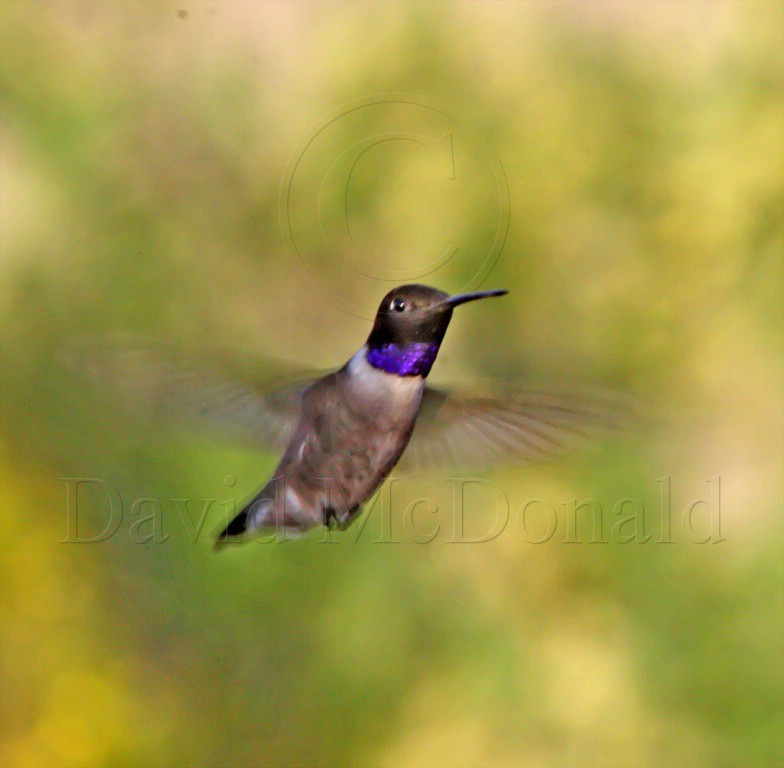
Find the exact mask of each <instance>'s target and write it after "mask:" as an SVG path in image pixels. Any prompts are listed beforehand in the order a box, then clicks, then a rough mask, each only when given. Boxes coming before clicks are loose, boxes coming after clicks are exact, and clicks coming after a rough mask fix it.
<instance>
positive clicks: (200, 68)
mask: <svg viewBox="0 0 784 768" xmlns="http://www.w3.org/2000/svg"><path fill="white" fill-rule="evenodd" d="M0 13H1V14H2V16H1V17H0V20H1V21H2V25H1V33H2V37H1V38H0V88H1V89H2V90H1V93H2V104H3V109H2V117H1V118H0V127H1V128H2V134H1V135H0V162H1V163H2V165H1V166H0V173H1V176H0V182H1V185H2V186H1V188H0V192H1V198H0V203H1V205H0V237H1V240H0V247H1V255H0V258H1V259H2V285H1V286H0V297H1V298H2V417H3V420H2V435H1V436H0V443H1V444H2V525H3V534H4V535H3V539H2V544H0V551H1V552H2V582H1V583H0V596H1V600H2V612H3V620H2V642H3V661H2V675H3V679H2V692H3V693H2V710H3V711H2V724H1V725H0V728H2V746H0V762H2V764H3V765H7V766H13V767H16V766H28V765H29V766H42V765H52V766H109V765H110V766H139V765H145V766H147V765H149V766H172V765H188V766H218V765H227V766H228V765H231V766H238V765H243V766H245V765H247V766H256V765H259V766H260V765H264V766H289V765H308V766H310V765H313V766H315V765H319V766H321V765H323V766H332V765H340V766H349V765H356V766H390V767H391V766H395V767H397V766H565V765H570V766H776V765H781V764H782V763H784V736H783V734H784V722H783V719H782V706H783V703H782V689H783V688H784V610H783V609H782V593H783V590H784V583H783V581H782V544H783V543H784V541H783V539H784V537H783V536H782V499H783V498H784V488H783V487H782V459H783V458H784V452H783V450H782V431H783V430H782V428H783V426H784V425H783V423H782V421H783V419H782V412H783V410H784V404H783V403H782V278H783V275H782V249H783V246H784V221H783V219H784V216H783V213H782V200H783V197H782V196H783V194H784V190H783V181H784V102H783V99H784V96H783V93H784V89H783V87H782V86H783V82H782V81H783V73H784V6H782V4H781V3H779V2H759V3H755V2H741V3H730V2H644V3H643V2H639V3H638V2H588V1H586V2H558V3H537V2H526V3H471V4H462V3H455V4H440V3H439V4H427V3H415V4H407V3H383V2H379V3H368V4H351V3H266V2H220V1H219V0H208V2H203V3H202V2H190V1H186V0H181V1H180V2H177V3H170V2H165V1H163V0H160V1H158V2H131V1H130V0H129V1H128V2H81V1H79V0H73V1H71V2H15V1H12V0H2V2H0ZM380 93H385V94H390V93H392V94H406V96H405V97H398V98H392V99H388V98H386V97H377V98H373V94H380ZM358 100H360V101H358ZM358 104H359V105H364V106H363V108H362V109H359V110H357V109H354V110H353V111H352V109H353V107H356V106H357V105H358ZM352 105H353V106H352ZM367 105H371V106H372V108H365V107H367ZM435 105H442V106H440V107H439V106H435ZM439 110H440V111H439ZM327 125H328V126H329V131H328V132H324V131H321V129H322V128H324V127H325V126H327ZM385 136H386V137H391V138H393V139H395V141H388V142H386V143H385V144H382V143H380V142H381V139H379V141H378V142H376V141H375V138H374V137H385ZM412 137H413V138H412ZM398 139H401V140H398ZM442 141H443V147H442V143H441V142H442ZM363 142H364V143H363ZM368 142H369V143H368ZM447 144H449V151H448V152H447ZM352 147H353V148H354V150H355V155H356V149H357V148H358V147H359V148H360V149H362V151H363V152H364V154H362V157H361V161H360V160H357V163H356V167H355V168H353V171H354V172H353V174H351V175H350V183H345V184H344V186H343V188H341V187H340V183H339V182H338V181H337V180H336V179H339V178H341V177H340V173H343V177H342V178H344V179H345V178H348V176H346V169H345V168H343V167H341V165H340V163H343V164H344V165H345V163H346V162H348V161H349V160H351V158H352V157H354V159H356V156H355V155H351V154H348V155H347V154H345V151H347V149H350V148H352ZM364 150H367V151H366V152H365V151H364ZM303 158H304V159H303ZM338 161H339V162H338ZM450 161H451V166H450ZM352 162H353V160H352ZM499 168H501V169H502V172H501V173H499V171H498V169H499ZM292 179H294V182H292ZM287 190H289V191H291V190H293V191H292V193H291V195H290V196H289V197H288V198H287V197H286V195H287V194H288V192H287ZM282 192H283V193H285V194H282ZM282 200H283V201H284V202H282ZM285 201H287V202H285ZM507 216H508V222H507ZM507 223H508V228H507ZM349 229H350V232H349ZM507 229H508V231H507ZM498 237H501V240H498ZM501 246H502V247H501ZM450 249H452V250H450ZM454 249H456V250H454ZM443 253H447V254H452V255H451V256H450V257H449V258H446V259H442V262H443V263H439V264H436V266H435V267H434V268H433V270H432V271H431V272H429V273H425V274H424V275H423V276H421V278H418V279H421V280H422V281H423V282H429V283H434V284H436V285H438V286H439V287H441V288H444V289H446V290H458V289H460V288H462V287H465V286H474V285H476V284H478V283H479V282H481V284H482V285H483V286H484V287H488V288H489V287H507V288H510V289H511V291H512V293H511V294H510V296H509V297H508V298H507V299H504V300H502V301H497V302H493V303H492V304H491V302H487V303H486V304H482V305H481V307H480V305H472V308H471V309H465V310H461V311H460V312H459V313H456V317H455V320H454V322H453V327H452V328H451V329H450V332H449V336H448V339H447V344H446V346H445V348H444V350H443V352H442V355H441V357H440V359H439V363H438V366H437V368H436V372H435V374H434V377H435V378H441V379H444V380H447V381H456V382H461V383H468V382H471V381H472V380H477V379H482V378H484V377H487V376H500V377H502V378H505V379H506V380H508V381H511V382H518V383H519V382H521V381H522V382H530V383H532V384H536V385H542V384H546V383H547V382H552V383H554V384H575V385H585V384H590V385H600V386H605V387H612V388H616V389H620V390H623V391H629V392H634V393H636V394H637V395H638V396H639V397H640V400H641V402H644V403H646V406H645V407H646V409H648V410H649V411H650V414H651V416H652V418H650V419H649V420H648V421H647V422H646V423H647V424H648V426H646V427H645V428H644V429H643V430H642V431H641V432H640V433H638V434H637V435H636V436H634V437H632V438H627V439H625V440H610V441H608V442H607V443H606V444H603V445H602V446H600V447H599V448H598V450H596V451H593V452H591V453H588V454H578V455H575V456H573V457H571V458H569V459H566V460H562V461H560V462H557V463H554V464H551V465H548V466H542V467H531V468H519V467H518V468H510V469H508V470H497V471H495V472H492V473H489V474H488V473H485V474H483V475H482V478H484V479H485V482H487V483H492V487H494V488H501V489H503V492H504V493H506V495H507V497H508V499H509V502H510V505H511V509H512V512H513V518H514V513H515V510H518V509H519V508H520V506H521V505H522V504H523V503H524V502H525V501H526V500H529V499H532V498H539V499H542V500H544V501H545V502H546V503H547V504H550V505H551V506H552V507H553V508H554V509H555V510H556V512H557V513H558V515H559V527H558V530H557V532H556V533H555V535H554V536H553V537H552V538H551V539H550V540H549V541H547V542H546V543H543V544H534V543H532V541H531V539H534V538H536V537H537V536H539V535H540V534H541V532H542V530H543V526H544V522H543V519H542V518H541V517H539V518H536V517H534V518H532V519H533V522H532V523H531V526H530V531H529V533H530V535H529V536H526V535H524V534H525V532H524V531H523V530H522V529H521V528H520V526H519V524H517V525H515V524H514V520H513V521H512V523H510V525H509V527H508V529H507V530H505V531H504V532H503V533H502V534H501V535H499V536H497V537H495V538H493V540H492V541H489V542H486V543H482V544H468V543H458V544H455V543H450V542H449V538H450V535H449V530H450V528H449V519H448V516H447V515H446V514H441V513H440V512H439V513H438V514H433V515H431V514H430V513H429V512H427V510H424V511H421V510H420V511H419V512H417V518H416V520H417V523H418V524H419V525H420V528H421V529H422V530H425V531H426V530H428V529H429V527H430V526H432V525H433V524H434V523H435V522H439V523H441V524H442V528H443V530H442V531H441V532H440V533H439V535H438V536H436V538H435V540H434V541H432V542H431V543H429V544H426V545H425V544H422V543H419V542H418V541H417V540H416V536H415V535H412V532H411V530H410V529H406V528H405V526H404V525H403V523H402V521H403V520H404V519H405V510H406V508H407V505H409V504H410V503H411V502H412V501H415V500H416V499H417V498H420V497H421V496H422V495H423V494H424V495H427V496H428V497H429V498H433V499H436V501H437V503H438V504H439V509H441V510H448V508H449V504H450V499H451V495H450V494H451V491H450V485H449V483H448V482H446V480H445V479H444V478H440V477H438V476H435V477H427V478H424V479H420V480H416V481H410V482H405V483H404V482H403V481H400V488H401V490H400V492H399V493H398V490H397V489H396V490H395V494H396V495H395V497H394V498H395V501H394V503H393V504H392V506H391V510H386V512H387V513H390V514H391V521H392V522H391V526H392V531H391V533H390V532H389V531H387V532H386V533H385V532H384V530H383V529H382V526H383V525H385V524H386V523H384V522H383V519H382V517H381V515H380V514H379V511H378V509H376V510H375V511H374V512H373V514H372V515H370V516H368V522H367V527H366V528H364V529H362V530H361V532H360V534H361V535H359V536H358V531H357V530H351V531H347V532H344V533H340V534H337V535H335V536H334V539H335V542H336V543H333V544H326V543H323V542H322V541H320V538H321V536H320V535H314V536H311V537H308V538H306V539H304V540H300V541H298V542H290V543H286V544H283V545H275V544H267V545H265V544H259V545H249V546H247V547H244V548H241V549H239V550H236V551H231V552H229V553H223V554H221V555H220V556H217V555H214V554H213V553H212V552H211V550H210V542H209V535H208V534H209V532H210V531H212V530H214V528H215V527H216V526H217V525H218V524H219V522H220V518H221V514H225V513H223V512H222V507H221V503H223V502H225V501H227V500H228V499H229V498H230V497H231V496H232V495H234V494H236V496H237V497H238V498H244V497H245V496H246V495H247V494H249V493H250V492H252V491H253V490H254V489H255V488H256V486H258V485H259V484H260V483H261V482H262V481H263V480H264V478H265V477H266V475H267V473H268V472H269V471H271V469H272V468H273V466H274V462H275V458H276V457H275V456H273V455H270V454H264V453H260V452H258V451H254V450H253V449H252V448H251V447H248V446H243V445H239V444H235V443H233V442H232V441H231V440H228V439H224V438H223V437H222V436H219V435H217V434H216V435H211V434H210V433H206V434H205V433H202V432H200V431H197V430H193V429H191V428H189V427H177V426H170V425H168V424H165V423H159V422H158V421H157V420H155V419H151V418H144V417H141V418H140V417H139V416H138V415H135V416H134V415H129V414H128V413H127V412H123V411H122V409H121V408H119V407H118V405H117V402H116V401H115V397H114V394H113V392H112V391H111V390H107V389H101V388H100V387H97V388H92V387H88V386H86V385H85V383H84V381H82V380H80V379H79V377H78V376H76V375H74V372H73V371H71V370H69V369H68V368H67V367H65V366H64V365H63V364H62V362H60V360H61V355H60V352H61V351H62V349H63V348H65V347H66V345H67V344H68V343H69V341H70V340H73V339H75V338H80V337H82V336H96V335H98V336H112V335H115V334H118V333H133V334H141V335H155V336H158V337H161V338H164V339H167V340H174V342H175V343H177V344H183V345H200V344H207V345H210V346H211V345H219V346H228V347H235V348H239V349H244V350H251V351H253V350H255V351H258V352H260V353H263V354H264V355H271V356H276V357H282V358H286V359H290V360H294V361H299V362H305V363H307V364H308V365H311V366H315V367H330V366H334V365H337V364H340V363H342V362H343V361H344V360H345V359H347V358H348V356H349V355H350V354H351V353H352V352H353V351H354V350H355V349H356V347H357V346H358V345H359V344H360V343H361V341H362V340H363V339H364V338H365V335H366V333H367V330H368V320H367V317H368V314H369V312H372V307H373V306H374V305H375V304H376V303H377V302H378V301H379V299H380V297H381V296H382V295H383V294H384V293H385V292H386V290H387V289H388V288H389V287H390V286H391V285H392V284H394V283H395V282H402V280H399V279H398V278H399V277H400V276H401V275H404V276H409V275H411V276H417V275H419V272H418V270H419V268H420V267H421V265H422V264H428V263H430V262H432V261H433V260H434V259H435V258H436V257H439V255H440V254H441V255H443ZM496 257H497V258H496ZM488 259H489V261H488ZM420 271H421V270H420ZM458 315H459V316H458ZM227 476H231V477H232V478H234V482H235V484H234V485H231V483H232V481H231V480H228V481H227V480H226V478H227ZM64 477H89V478H100V479H104V480H105V481H106V482H110V483H111V484H112V488H113V489H115V490H116V492H117V493H118V494H121V496H122V498H123V501H124V517H123V520H122V524H121V526H120V528H119V530H118V531H117V533H116V534H115V535H114V536H112V537H111V538H109V539H108V540H107V541H104V542H101V543H95V544H75V543H62V542H63V539H65V538H66V537H67V530H66V525H67V514H66V491H67V484H66V483H65V482H63V481H62V480H60V478H64ZM664 477H669V478H670V487H671V506H672V510H673V512H672V519H673V532H672V538H673V540H674V542H675V543H672V544H661V543H657V542H658V539H659V538H660V531H659V530H658V529H657V525H656V520H657V519H658V509H659V505H660V503H661V502H660V492H661V488H662V485H664V483H661V482H659V483H657V481H658V480H660V479H661V478H664ZM711 478H714V479H713V480H711V484H710V485H709V484H708V482H707V481H708V480H709V479H711ZM715 478H720V483H721V507H720V515H721V537H722V538H723V539H724V540H723V541H721V542H718V543H716V539H718V538H719V536H718V532H717V531H716V529H715V527H714V529H710V528H709V521H708V519H707V510H706V507H705V505H702V506H701V507H698V508H697V511H696V512H695V514H694V521H695V525H694V531H690V530H687V529H684V527H683V526H682V524H681V523H682V514H683V511H684V509H686V507H687V505H688V504H689V503H690V502H691V501H693V500H696V499H703V498H708V496H709V494H710V493H711V492H713V493H717V490H718V482H719V481H717V480H716V479H715ZM476 488H479V487H478V486H477V487H475V488H474V490H476ZM88 490H89V489H88ZM479 490H480V491H481V488H479ZM467 493H468V491H467ZM626 497H632V498H634V499H637V500H639V502H640V503H641V504H643V505H644V508H645V510H646V513H647V514H649V515H650V517H649V520H650V524H651V530H650V533H651V534H652V539H651V540H650V541H648V542H647V543H638V542H637V541H632V542H631V543H628V544H622V543H620V542H619V541H618V540H617V537H616V538H615V539H613V540H610V541H608V542H607V543H604V544H590V543H588V541H589V540H590V527H587V528H586V527H585V526H582V527H581V528H580V530H579V533H580V537H579V540H580V542H581V543H578V544H566V543H564V538H565V537H566V531H565V527H564V525H565V524H564V519H565V518H564V515H565V510H566V509H567V508H568V502H569V500H570V499H578V500H582V499H586V498H594V499H597V500H598V501H599V503H601V505H602V508H603V510H604V515H605V527H606V528H607V531H608V534H607V538H608V539H612V537H610V535H609V530H610V528H611V527H612V525H613V524H614V523H615V521H616V520H617V519H618V517H617V516H616V515H615V514H614V509H613V506H614V504H615V503H616V502H617V501H618V500H619V499H623V498H626ZM143 498H153V499H158V500H160V503H161V519H162V521H163V525H164V530H163V531H162V532H161V531H158V533H159V534H161V535H167V536H168V538H166V540H165V541H162V542H149V543H146V544H145V543H139V539H140V538H143V536H144V535H146V534H149V533H150V532H151V531H152V524H151V523H143V524H139V521H140V519H141V518H143V517H144V515H145V514H146V513H144V511H143V510H140V508H139V507H136V508H132V504H133V502H134V500H138V499H143ZM173 498H175V499H176V498H191V499H194V500H196V501H195V502H194V504H193V505H192V507H191V508H190V509H191V511H192V514H193V516H194V517H195V518H198V516H199V514H200V511H201V504H202V502H199V501H198V500H199V499H207V498H214V499H216V503H215V504H214V505H213V507H212V508H211V509H210V511H209V517H208V520H207V522H206V523H205V527H204V532H203V535H202V536H201V537H199V539H198V541H197V543H196V544H195V545H194V544H192V543H191V541H190V539H189V531H188V529H187V526H186V525H185V524H184V522H183V519H182V518H181V516H180V515H179V514H178V512H177V510H176V509H175V508H174V507H173V506H172V505H171V504H170V503H169V501H168V500H170V499H173ZM472 503H473V506H472V507H471V509H472V510H473V512H472V513H471V517H470V519H467V529H470V530H469V533H470V535H476V536H478V535H479V534H480V533H481V532H482V531H486V530H488V527H489V525H490V524H491V523H492V518H493V514H491V513H492V512H493V509H494V507H493V506H492V505H491V504H490V503H489V501H487V500H486V499H485V500H484V501H483V500H482V498H481V497H478V498H477V499H474V501H473V502H472ZM565 504H566V506H565ZM84 505H85V510H84V514H83V516H82V518H81V519H80V525H82V524H83V526H84V528H83V529H82V530H83V535H84V536H89V535H92V534H95V533H96V532H100V530H101V529H102V527H103V525H104V523H105V521H106V514H107V509H106V500H105V498H104V497H103V496H101V495H100V494H94V495H93V496H90V494H89V493H87V492H86V493H85V499H84ZM466 508H467V509H468V502H467V507H466ZM716 510H717V502H716V499H715V498H714V507H713V509H712V511H713V512H714V517H715V513H716ZM135 513H140V514H135ZM384 519H386V518H384ZM715 522H716V521H715V520H714V523H715ZM518 523H519V520H518ZM695 531H696V533H695ZM388 534H389V535H388ZM703 534H705V535H711V536H712V541H711V542H709V543H707V544H702V545H701V544H697V543H694V539H695V538H697V537H698V536H699V535H703ZM357 536H358V538H357ZM380 538H381V539H387V540H388V539H390V538H394V539H396V540H397V541H398V542H399V543H397V544H389V543H386V544H383V543H378V540H379V539H380Z"/></svg>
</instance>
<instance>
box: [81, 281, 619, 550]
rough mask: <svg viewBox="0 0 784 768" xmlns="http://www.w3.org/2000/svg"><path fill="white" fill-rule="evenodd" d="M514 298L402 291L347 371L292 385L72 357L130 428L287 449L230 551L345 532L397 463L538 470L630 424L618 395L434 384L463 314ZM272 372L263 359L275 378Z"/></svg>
mask: <svg viewBox="0 0 784 768" xmlns="http://www.w3.org/2000/svg"><path fill="white" fill-rule="evenodd" d="M507 293H508V291H506V290H503V289H499V290H486V291H478V292H473V293H459V294H457V295H449V294H448V293H446V292H444V291H440V290H438V289H436V288H431V287H429V286H426V285H418V284H412V285H402V286H399V287H397V288H394V289H393V290H391V291H390V292H389V293H387V294H386V296H385V297H384V298H383V299H382V301H381V304H380V305H379V307H378V311H377V313H376V316H375V320H374V322H373V327H372V329H371V331H370V334H369V336H368V338H367V341H366V342H365V344H363V345H362V347H361V348H360V349H359V350H358V351H357V352H356V353H355V354H354V355H352V356H351V358H350V359H349V360H348V362H347V363H346V364H345V365H344V366H343V367H342V368H340V369H339V370H337V371H333V372H330V373H328V374H326V375H322V376H313V375H308V376H306V377H303V376H299V377H297V378H296V379H295V380H294V381H293V383H292V378H293V376H292V374H291V372H290V371H287V372H286V376H285V383H281V382H280V381H279V380H278V381H276V382H274V384H273V385H270V383H269V382H263V381H260V377H259V375H258V373H257V372H256V371H255V369H250V368H249V366H248V365H238V359H237V357H236V355H233V356H232V357H229V358H226V357H225V356H223V355H222V354H214V355H212V356H211V357H210V360H209V361H204V363H203V364H197V361H196V360H195V359H193V358H191V357H190V356H188V355H186V354H183V353H182V351H181V350H178V349H171V348H167V347H162V346H161V345H160V344H154V343H153V344H150V343H146V342H141V341H139V340H136V339H131V340H130V341H129V340H122V339H121V340H119V344H118V345H115V346H109V345H106V344H102V343H98V344H97V345H94V344H91V343H89V342H87V343H84V344H81V345H79V346H78V347H76V348H74V349H72V350H71V354H70V355H69V357H70V362H71V363H72V364H76V363H79V367H80V369H81V370H84V369H85V368H86V369H87V371H88V372H89V373H92V374H93V375H95V376H99V377H100V378H102V379H104V380H106V379H111V380H112V383H113V384H114V388H115V389H116V390H117V391H118V393H119V394H120V395H122V396H124V399H125V400H126V402H129V403H130V404H131V405H141V406H142V412H141V414H140V416H141V418H137V419H135V420H134V423H135V424H136V423H141V424H147V425H150V424H153V425H155V426H156V427H157V425H158V423H159V422H160V419H161V418H163V417H166V416H175V417H181V416H187V417H194V416H195V417H196V418H198V419H201V420H203V419H205V418H206V420H207V422H208V423H209V426H210V427H213V426H216V425H220V426H224V427H230V428H231V429H232V433H233V434H234V435H244V436H245V438H246V441H248V442H251V443H252V444H253V445H254V446H259V445H261V446H265V447H267V448H269V449H272V450H276V451H279V452H280V454H281V459H280V461H279V463H278V465H277V468H276V469H275V471H274V472H273V474H272V478H271V479H270V480H269V481H268V482H267V483H265V485H264V486H263V487H262V488H261V490H259V491H258V492H257V493H255V494H254V495H253V497H252V498H250V499H249V500H248V501H247V503H245V504H243V506H242V508H241V509H240V511H239V512H238V513H237V514H236V516H235V517H234V518H233V519H232V520H231V521H230V522H229V523H228V525H227V526H226V527H225V528H223V530H222V531H221V532H220V533H219V534H218V536H217V538H216V541H215V545H216V548H221V547H222V546H223V545H224V544H227V543H229V542H241V541H246V540H248V539H251V538H253V537H254V535H260V534H262V533H264V532H276V533H277V534H278V535H282V537H283V538H289V537H290V536H295V535H299V534H302V533H304V532H306V531H308V530H309V529H312V528H314V527H316V526H326V527H337V528H346V527H348V526H349V525H350V524H351V523H352V522H353V521H354V520H355V519H356V518H357V516H358V515H359V514H360V513H361V510H362V506H363V504H365V502H367V501H368V500H369V499H370V498H371V497H372V496H373V494H374V493H375V492H376V490H377V489H378V488H379V487H380V486H381V484H382V483H383V482H384V480H385V479H386V478H387V477H388V476H389V474H390V473H391V472H392V470H393V469H394V468H395V467H398V468H401V469H402V468H406V469H408V470H411V469H414V470H421V469H427V468H432V467H435V466H447V467H450V468H453V469H455V468H458V467H472V468H474V467H477V466H483V467H488V466H491V465H494V464H503V463H507V464H508V463H520V462H528V461H534V460H539V459H543V458H547V457H549V456H552V455H555V454H560V453H563V452H564V450H566V449H567V448H569V447H572V446H573V444H574V443H575V442H576V441H578V440H581V439H585V438H591V437H593V436H594V434H595V433H596V432H597V431H598V430H607V429H611V430H617V429H619V428H622V427H623V426H624V425H625V423H626V422H627V421H628V417H629V408H628V399H624V398H623V397H622V396H620V395H618V393H613V392H608V391H601V392H596V391H594V392H592V393H590V394H586V393H584V392H580V391H567V392H563V393H561V394H557V393H553V392H549V391H544V392H543V391H536V390H522V389H512V390H507V391H505V392H503V393H501V394H500V395H499V394H498V393H497V392H494V393H492V394H491V396H487V397H485V396H477V395H476V394H475V393H468V394H460V393H459V392H454V391H445V390H442V389H440V388H437V387H433V386H430V385H429V384H428V383H427V378H428V375H429V374H430V371H431V369H432V367H433V365H434V363H435V361H436V358H437V356H438V352H439V350H440V349H441V345H442V343H443V341H444V336H445V335H446V331H447V328H448V327H449V323H450V321H451V319H452V313H453V311H454V309H455V308H456V307H459V306H462V305H463V304H468V303H470V302H474V301H477V300H480V299H489V298H494V297H499V296H504V295H505V294H507ZM200 357H201V356H200ZM272 368H273V364H272V363H270V362H269V361H266V362H265V363H264V365H263V369H264V372H265V376H266V377H267V378H268V377H269V373H268V370H270V369H272Z"/></svg>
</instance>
